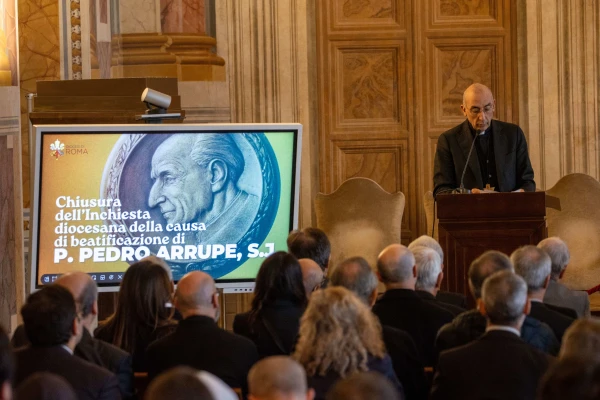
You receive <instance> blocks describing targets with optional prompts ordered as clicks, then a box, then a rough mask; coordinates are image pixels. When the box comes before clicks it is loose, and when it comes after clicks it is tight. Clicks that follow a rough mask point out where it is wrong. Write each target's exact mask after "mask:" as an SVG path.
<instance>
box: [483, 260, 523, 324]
mask: <svg viewBox="0 0 600 400" xmlns="http://www.w3.org/2000/svg"><path fill="white" fill-rule="evenodd" d="M481 298H482V300H483V305H484V307H485V312H486V316H487V318H488V320H489V321H490V323H492V324H495V325H513V324H514V323H516V322H518V320H519V318H520V317H521V316H522V315H523V311H524V309H525V304H527V301H529V300H528V299H527V284H526V283H525V280H523V278H521V277H520V276H518V275H516V274H514V273H513V272H512V271H498V272H496V273H494V274H492V275H491V276H490V277H488V278H487V279H486V280H485V282H484V283H483V289H482V294H481Z"/></svg>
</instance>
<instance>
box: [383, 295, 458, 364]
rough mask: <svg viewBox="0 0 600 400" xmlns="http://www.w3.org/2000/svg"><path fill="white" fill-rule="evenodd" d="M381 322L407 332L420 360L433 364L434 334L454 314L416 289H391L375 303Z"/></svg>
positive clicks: (450, 319)
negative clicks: (421, 294)
mask: <svg viewBox="0 0 600 400" xmlns="http://www.w3.org/2000/svg"><path fill="white" fill-rule="evenodd" d="M373 312H374V313H375V315H377V316H378V317H379V320H380V321H381V324H382V325H389V326H393V327H394V328H398V329H402V330H403V331H405V332H407V333H408V334H409V335H410V336H411V338H412V339H413V340H414V342H415V344H416V346H417V349H418V350H419V354H420V356H421V360H422V361H423V363H424V364H425V365H427V366H431V365H433V363H434V361H435V353H434V349H433V345H434V341H435V337H436V335H437V332H438V330H439V329H440V328H441V327H442V325H444V324H446V323H448V322H450V321H452V314H451V313H450V312H448V311H446V310H444V309H443V308H440V307H438V306H437V305H435V304H431V303H430V302H426V301H423V300H422V299H421V298H419V296H418V295H417V294H416V293H415V291H414V290H408V289H391V290H388V291H386V292H385V293H384V294H383V296H381V298H380V299H379V300H378V301H377V303H375V305H374V306H373Z"/></svg>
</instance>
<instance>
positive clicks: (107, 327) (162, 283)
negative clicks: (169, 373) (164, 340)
mask: <svg viewBox="0 0 600 400" xmlns="http://www.w3.org/2000/svg"><path fill="white" fill-rule="evenodd" d="M165 267H166V268H168V266H166V265H165V264H164V262H162V261H161V260H157V259H156V258H155V257H148V258H144V259H142V260H140V261H138V262H136V263H134V264H132V265H131V266H130V267H129V268H128V269H127V271H126V272H125V276H123V281H122V282H121V288H120V289H119V295H118V297H117V305H116V311H115V313H114V314H112V315H111V316H110V317H108V318H107V319H106V320H104V321H102V322H101V323H100V324H99V326H98V328H97V329H96V331H95V337H96V338H97V339H100V340H103V341H105V342H108V343H112V344H113V345H115V346H117V347H120V348H121V349H123V350H125V351H127V352H128V353H130V354H131V355H132V358H133V371H134V372H145V371H146V370H147V368H146V354H145V353H146V348H147V347H148V345H149V344H150V343H152V342H153V341H155V340H157V339H160V338H161V337H163V336H165V335H168V334H169V333H171V332H172V331H173V330H174V329H175V327H176V323H175V321H174V320H173V318H172V317H173V309H172V308H171V304H170V302H171V298H172V295H173V282H171V279H170V277H169V273H168V272H167V269H166V268H165Z"/></svg>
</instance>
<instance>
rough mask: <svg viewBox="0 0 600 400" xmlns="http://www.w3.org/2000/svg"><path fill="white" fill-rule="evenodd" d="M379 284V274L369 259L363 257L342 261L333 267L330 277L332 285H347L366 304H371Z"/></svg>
mask: <svg viewBox="0 0 600 400" xmlns="http://www.w3.org/2000/svg"><path fill="white" fill-rule="evenodd" d="M377 284H378V281H377V276H376V275H375V273H374V272H373V270H372V269H371V266H370V265H369V263H368V262H367V260H365V259H364V258H362V257H352V258H348V259H346V260H344V261H342V262H341V263H339V264H338V265H337V266H336V267H335V268H334V269H333V271H332V272H331V276H330V277H329V285H330V286H342V287H345V288H346V289H348V290H350V291H352V292H354V294H356V295H357V296H358V297H359V298H360V299H361V300H362V301H364V302H365V303H366V304H369V300H370V297H371V294H372V293H373V290H375V289H376V288H377ZM369 305H370V304H369Z"/></svg>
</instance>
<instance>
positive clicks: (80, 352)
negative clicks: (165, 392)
mask: <svg viewBox="0 0 600 400" xmlns="http://www.w3.org/2000/svg"><path fill="white" fill-rule="evenodd" d="M54 283H55V284H57V285H60V286H62V287H64V288H65V289H67V290H68V291H69V292H71V294H72V295H73V298H75V306H76V307H77V313H78V315H79V316H80V318H81V324H82V325H83V328H84V329H83V332H82V335H81V340H80V341H79V343H78V344H77V346H76V347H75V355H76V356H77V357H80V358H82V359H84V360H86V361H89V362H91V363H92V364H96V365H98V366H100V367H103V368H106V369H107V370H109V371H110V372H112V373H114V374H115V375H116V376H117V378H118V379H119V388H120V390H121V395H122V396H123V398H125V399H127V398H130V397H132V396H133V390H134V388H133V370H132V367H131V356H130V355H129V354H128V353H126V352H125V351H123V350H121V349H120V348H118V347H116V346H113V345H112V344H110V343H106V342H103V341H102V340H98V339H94V338H93V337H92V334H91V331H92V326H93V324H94V322H95V319H96V316H97V315H98V288H97V287H96V282H94V280H93V279H92V277H91V276H90V275H88V274H86V273H84V272H78V271H77V272H69V273H67V274H64V275H62V276H61V277H60V278H58V279H57V280H56V281H55V282H54ZM12 344H13V347H14V348H19V347H22V346H26V345H28V344H29V340H27V335H26V334H25V328H24V326H23V325H19V326H18V327H17V329H16V331H15V333H14V335H13V338H12Z"/></svg>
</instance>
